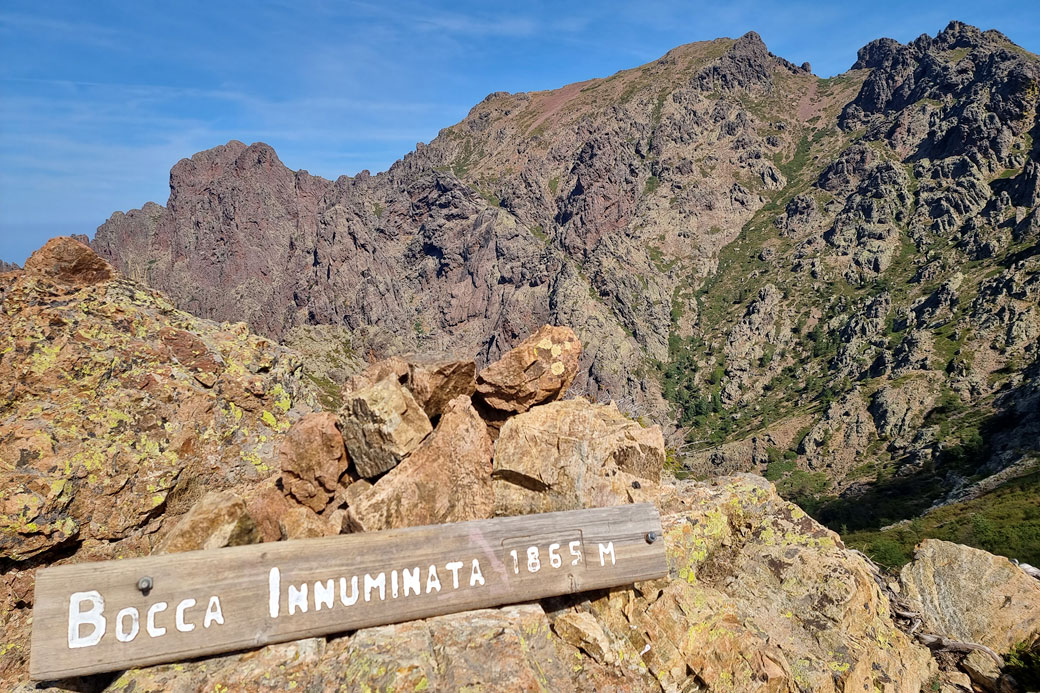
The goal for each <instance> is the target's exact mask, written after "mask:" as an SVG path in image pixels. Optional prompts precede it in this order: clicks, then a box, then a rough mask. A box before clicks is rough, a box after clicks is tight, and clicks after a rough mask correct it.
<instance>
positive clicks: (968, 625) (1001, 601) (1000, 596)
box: [899, 539, 1040, 653]
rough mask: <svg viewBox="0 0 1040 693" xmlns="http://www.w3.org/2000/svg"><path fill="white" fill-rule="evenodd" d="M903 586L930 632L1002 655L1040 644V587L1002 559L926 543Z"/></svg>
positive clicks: (904, 574)
mask: <svg viewBox="0 0 1040 693" xmlns="http://www.w3.org/2000/svg"><path fill="white" fill-rule="evenodd" d="M899 581H900V585H901V589H902V592H903V594H905V595H906V599H907V603H908V604H909V605H910V606H911V607H912V610H913V611H917V612H918V613H920V614H921V619H922V621H923V626H922V630H924V631H925V632H929V633H936V634H939V635H944V636H946V637H949V638H953V639H954V640H962V641H966V642H974V643H978V644H980V645H985V646H987V647H989V648H991V649H993V650H995V651H996V652H998V653H1006V652H1009V651H1010V650H1011V649H1012V648H1013V647H1014V646H1015V645H1016V644H1018V643H1022V642H1025V643H1026V644H1031V643H1033V642H1036V641H1037V640H1038V639H1040V582H1037V581H1036V580H1035V579H1033V578H1031V577H1029V576H1028V575H1027V574H1026V573H1025V572H1023V571H1022V570H1021V569H1020V568H1019V567H1018V566H1016V565H1014V564H1013V563H1012V562H1011V561H1009V560H1008V559H1006V558H1003V557H1002V556H994V555H993V554H990V553H987V552H985V551H981V550H979V549H973V548H971V547H968V546H961V545H960V544H953V543H950V542H948V541H940V540H937V539H926V540H925V541H923V542H921V543H920V544H919V545H918V546H917V550H916V551H915V552H914V560H913V561H912V562H910V563H908V564H907V565H906V566H904V567H903V570H902V572H901V573H900V576H899Z"/></svg>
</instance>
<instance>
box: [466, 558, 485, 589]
mask: <svg viewBox="0 0 1040 693" xmlns="http://www.w3.org/2000/svg"><path fill="white" fill-rule="evenodd" d="M478 582H479V583H480V584H481V585H483V584H484V573H482V572H480V561H478V560H477V559H475V558H474V559H473V570H471V571H470V573H469V586H470V587H476V586H477V583H478Z"/></svg>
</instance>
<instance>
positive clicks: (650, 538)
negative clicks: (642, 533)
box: [646, 532, 657, 544]
mask: <svg viewBox="0 0 1040 693" xmlns="http://www.w3.org/2000/svg"><path fill="white" fill-rule="evenodd" d="M655 541H657V532H647V533H646V543H647V544H653V543H654V542H655Z"/></svg>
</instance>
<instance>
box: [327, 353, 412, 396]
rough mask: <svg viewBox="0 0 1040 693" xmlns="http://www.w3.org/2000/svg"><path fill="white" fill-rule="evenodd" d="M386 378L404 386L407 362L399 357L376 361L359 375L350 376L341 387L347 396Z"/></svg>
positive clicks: (406, 378) (406, 376) (406, 375)
mask: <svg viewBox="0 0 1040 693" xmlns="http://www.w3.org/2000/svg"><path fill="white" fill-rule="evenodd" d="M387 378H393V379H395V380H397V381H398V382H399V383H401V384H402V385H404V384H405V382H406V381H407V380H408V362H407V361H405V360H404V359H403V358H401V357H400V356H391V357H390V358H386V359H382V360H380V361H376V362H375V363H373V364H370V365H369V366H368V367H367V368H365V369H363V370H362V371H361V372H360V373H357V374H355V375H353V376H351V377H350V378H349V379H348V380H347V382H346V384H345V385H344V386H343V392H344V394H347V395H349V394H351V393H353V392H356V391H357V390H364V389H365V388H369V387H372V386H373V385H375V384H376V383H378V382H379V381H380V380H386V379H387ZM413 396H414V395H413Z"/></svg>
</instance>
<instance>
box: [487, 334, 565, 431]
mask: <svg viewBox="0 0 1040 693" xmlns="http://www.w3.org/2000/svg"><path fill="white" fill-rule="evenodd" d="M580 357H581V342H580V341H579V340H578V338H577V337H576V336H575V335H574V332H573V331H572V330H571V329H570V328H567V327H554V326H551V325H545V326H544V327H542V328H541V329H539V330H538V331H537V332H535V333H534V334H533V335H531V336H530V337H528V338H527V339H525V340H524V341H522V342H521V343H520V344H518V345H517V346H516V347H514V348H513V349H511V350H509V351H508V352H506V353H505V354H504V355H503V356H502V358H501V359H499V360H498V361H496V362H495V363H492V364H491V365H489V366H488V367H487V368H485V369H484V370H482V371H481V372H480V374H479V375H478V376H477V397H478V398H479V401H480V402H481V403H483V404H485V405H487V406H488V407H490V408H491V409H494V410H497V411H500V412H507V413H520V412H525V411H527V410H528V409H530V408H531V407H533V406H535V405H537V404H542V403H545V402H551V401H553V400H556V399H560V398H561V397H563V395H564V394H565V393H566V392H567V388H568V387H570V384H571V382H572V381H573V380H574V376H575V374H576V373H577V370H578V359H579V358H580Z"/></svg>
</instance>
